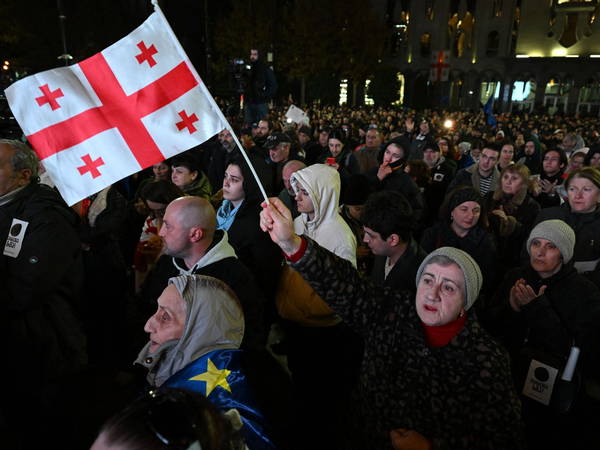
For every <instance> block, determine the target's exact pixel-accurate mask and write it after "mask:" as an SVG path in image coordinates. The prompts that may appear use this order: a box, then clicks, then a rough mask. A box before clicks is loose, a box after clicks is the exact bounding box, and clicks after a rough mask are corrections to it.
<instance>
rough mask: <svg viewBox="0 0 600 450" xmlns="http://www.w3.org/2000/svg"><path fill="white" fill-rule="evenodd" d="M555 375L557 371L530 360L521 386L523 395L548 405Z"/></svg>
mask: <svg viewBox="0 0 600 450" xmlns="http://www.w3.org/2000/svg"><path fill="white" fill-rule="evenodd" d="M557 375H558V369H556V368H555V367H552V366H549V365H547V364H544V363H542V362H539V361H537V360H535V359H532V360H531V364H530V365H529V371H528V372H527V378H526V379H525V385H524V386H523V395H526V396H527V397H529V398H532V399H534V400H537V401H538V402H540V403H543V404H544V405H549V404H550V398H551V397H552V391H553V390H554V382H555V381H556V376H557Z"/></svg>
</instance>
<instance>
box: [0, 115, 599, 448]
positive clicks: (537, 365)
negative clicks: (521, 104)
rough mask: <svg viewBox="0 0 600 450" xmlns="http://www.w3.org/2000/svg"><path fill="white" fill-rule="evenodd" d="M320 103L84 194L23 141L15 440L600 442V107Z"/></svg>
mask: <svg viewBox="0 0 600 450" xmlns="http://www.w3.org/2000/svg"><path fill="white" fill-rule="evenodd" d="M305 112H306V113H307V116H308V117H310V121H309V122H307V123H300V124H296V123H290V122H288V121H287V120H285V116H284V114H285V110H284V109H272V110H271V111H269V113H268V115H267V116H265V117H264V118H263V119H261V120H259V121H257V122H254V123H244V122H243V121H242V119H241V118H238V117H230V118H229V119H230V123H231V124H232V125H233V128H232V130H223V131H222V132H220V133H219V134H218V135H217V136H215V137H214V138H212V139H210V140H209V141H207V142H206V143H204V144H202V145H201V146H199V147H196V148H193V149H191V150H188V151H186V152H184V153H182V154H179V155H177V156H175V157H173V158H171V159H169V160H166V161H163V162H160V163H158V164H155V165H154V166H153V167H152V168H149V169H147V170H145V171H142V172H140V173H138V174H135V175H133V176H131V177H128V178H127V179H124V180H121V181H119V182H118V183H115V184H113V185H112V186H109V187H107V188H105V189H104V190H102V191H100V192H99V193H97V194H95V195H93V196H92V197H90V198H88V199H85V200H83V201H81V202H79V203H78V204H76V205H74V206H73V207H71V208H69V207H67V206H66V205H65V204H64V202H63V201H62V199H61V198H60V196H59V195H58V193H57V191H56V190H54V189H52V188H51V186H49V185H51V184H52V182H51V180H50V179H48V178H47V177H44V176H43V175H44V174H43V173H42V172H43V170H41V171H40V170H39V169H40V167H39V165H38V161H37V159H36V157H35V154H34V153H33V152H32V150H31V149H30V148H28V146H27V145H26V144H23V143H22V142H20V141H13V140H0V232H1V236H2V237H3V239H4V237H5V236H6V244H5V249H4V254H3V256H2V258H1V259H0V261H1V262H0V266H1V270H0V280H1V281H2V284H3V289H2V296H3V299H2V305H3V307H4V312H5V317H6V322H5V326H4V327H3V328H4V332H5V334H4V337H5V338H6V339H5V342H6V343H7V349H8V352H9V355H8V358H7V359H6V360H7V361H9V362H10V369H9V368H8V366H7V369H9V370H5V371H3V374H2V380H3V381H4V385H5V386H7V387H10V388H9V389H8V390H7V392H6V394H5V395H4V398H3V400H2V401H1V403H0V427H1V428H2V429H3V430H4V431H5V436H6V440H7V441H8V442H9V443H10V448H34V447H36V446H39V445H41V443H44V442H45V443H47V442H57V443H61V444H62V445H63V446H65V447H66V448H70V447H72V448H82V447H85V446H90V445H92V442H93V445H92V448H93V449H95V450H99V449H108V448H113V449H116V448H119V449H137V448H157V449H158V448H184V449H193V448H202V449H207V448H209V449H237V448H244V445H245V446H246V447H247V448H249V449H250V450H254V449H274V448H281V449H291V450H296V449H308V448H311V449H320V448H323V449H354V448H356V449H365V448H372V449H385V448H393V449H396V450H397V449H409V448H410V449H420V448H423V449H438V448H439V449H446V448H448V449H455V448H465V449H514V448H532V449H535V448H540V449H541V448H557V446H561V447H564V448H593V447H594V446H595V445H597V444H598V439H597V437H596V436H594V433H595V430H596V428H597V426H598V425H600V265H599V264H598V262H599V261H600V207H599V205H598V204H599V203H600V139H599V136H598V131H597V130H598V128H600V121H598V119H595V118H585V117H561V116H547V115H535V114H526V113H519V114H517V113H513V114H503V115H498V116H496V117H489V116H486V114H485V113H484V112H449V111H433V110H431V111H429V110H426V111H421V112H417V111H411V110H401V109H393V108H389V109H382V108H378V109H375V108H366V107H364V108H348V107H330V106H326V107H320V106H318V105H314V106H313V107H310V108H305ZM232 131H233V132H235V133H236V134H237V135H238V137H239V140H240V142H241V143H242V144H243V147H244V149H243V150H244V151H243V153H244V154H243V153H242V150H241V149H240V148H238V147H237V146H236V144H235V142H234V139H233V136H232V135H231V132H232ZM42 169H43V168H42ZM253 171H254V172H255V173H256V174H257V178H258V180H257V179H256V178H255V176H254V174H253ZM40 178H42V181H43V183H40V181H39V180H40ZM259 183H260V185H259ZM261 188H262V189H264V193H265V194H266V195H267V196H268V197H269V200H268V201H266V200H265V198H264V195H263V190H262V189H261ZM132 364H134V365H133V366H132ZM92 392H94V394H93V395H92ZM206 399H208V401H206ZM122 408H123V409H122ZM119 409H122V411H120V412H118V413H117V411H118V410H119ZM84 411H85V412H84ZM110 416H112V417H111V418H110V420H108V421H107V422H106V423H104V422H105V421H106V420H107V419H108V418H109V417H110ZM103 423H104V425H102V424H103ZM101 426H102V427H101ZM73 430H76V432H74V431H73ZM96 436H97V439H96ZM94 440H95V442H94Z"/></svg>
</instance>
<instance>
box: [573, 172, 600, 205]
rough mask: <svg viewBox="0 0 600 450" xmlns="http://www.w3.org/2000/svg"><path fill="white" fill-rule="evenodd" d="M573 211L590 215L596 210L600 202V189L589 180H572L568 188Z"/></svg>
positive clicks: (578, 178)
mask: <svg viewBox="0 0 600 450" xmlns="http://www.w3.org/2000/svg"><path fill="white" fill-rule="evenodd" d="M567 195H568V196H569V205H570V206H571V211H573V212H578V213H590V212H593V211H595V210H596V206H597V205H598V203H599V202H600V189H598V187H597V186H596V185H595V184H594V183H592V182H591V181H590V180H588V179H587V178H581V177H577V176H576V177H575V178H573V179H571V182H570V183H569V187H568V188H567Z"/></svg>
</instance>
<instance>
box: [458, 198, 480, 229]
mask: <svg viewBox="0 0 600 450" xmlns="http://www.w3.org/2000/svg"><path fill="white" fill-rule="evenodd" d="M480 215H481V206H479V203H477V202H473V201H468V202H464V203H461V204H460V205H458V206H457V207H456V208H454V209H453V210H452V222H453V223H454V224H455V225H456V226H457V227H459V228H460V229H462V230H470V229H471V228H473V227H474V226H475V225H477V221H478V220H479V216H480Z"/></svg>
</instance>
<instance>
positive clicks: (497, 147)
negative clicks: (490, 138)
mask: <svg viewBox="0 0 600 450" xmlns="http://www.w3.org/2000/svg"><path fill="white" fill-rule="evenodd" d="M486 148H487V149H489V150H493V151H495V152H498V156H500V152H501V150H502V147H501V146H500V145H499V144H497V143H496V142H486V143H485V144H483V147H481V152H482V153H483V150H484V149H486Z"/></svg>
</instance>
